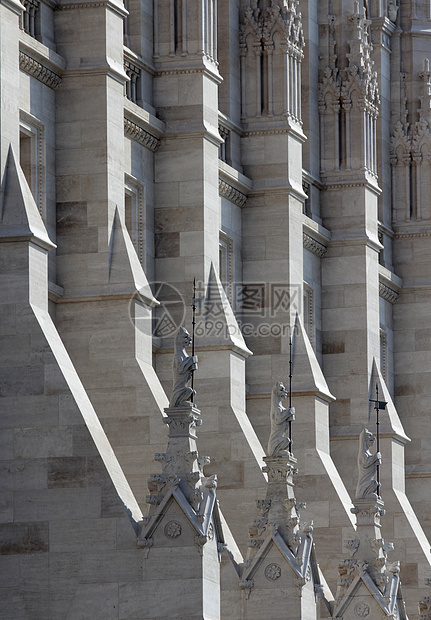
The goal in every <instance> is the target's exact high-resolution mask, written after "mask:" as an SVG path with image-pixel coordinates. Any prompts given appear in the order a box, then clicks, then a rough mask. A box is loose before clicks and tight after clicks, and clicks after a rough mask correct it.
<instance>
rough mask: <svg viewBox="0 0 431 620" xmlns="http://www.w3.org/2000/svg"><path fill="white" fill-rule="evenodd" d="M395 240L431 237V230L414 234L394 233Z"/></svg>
mask: <svg viewBox="0 0 431 620" xmlns="http://www.w3.org/2000/svg"><path fill="white" fill-rule="evenodd" d="M394 236H395V239H413V238H415V237H431V230H424V231H421V232H420V231H414V232H405V233H402V232H396V233H395V235H394Z"/></svg>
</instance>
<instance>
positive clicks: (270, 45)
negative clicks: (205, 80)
mask: <svg viewBox="0 0 431 620" xmlns="http://www.w3.org/2000/svg"><path fill="white" fill-rule="evenodd" d="M298 8H299V2H298V0H289V1H288V2H281V0H274V1H273V2H271V6H266V7H262V8H260V7H259V6H257V4H256V3H253V4H252V6H249V7H246V8H245V10H244V12H243V15H242V19H241V23H240V59H241V89H242V90H241V94H242V114H241V115H242V117H243V118H244V119H245V118H260V117H261V116H262V115H263V114H267V115H268V116H282V115H284V116H285V117H287V118H289V119H291V120H292V121H295V122H296V123H298V124H299V125H302V120H301V62H302V59H303V56H304V55H303V51H302V50H303V47H304V45H305V40H304V33H303V28H302V16H301V13H300V12H299V10H298ZM262 60H263V61H264V62H263V63H262ZM281 73H284V75H285V76H286V81H287V84H286V85H284V84H283V82H284V80H280V79H279V78H278V76H279V75H280V74H281ZM262 86H263V91H262V88H261V87H262Z"/></svg>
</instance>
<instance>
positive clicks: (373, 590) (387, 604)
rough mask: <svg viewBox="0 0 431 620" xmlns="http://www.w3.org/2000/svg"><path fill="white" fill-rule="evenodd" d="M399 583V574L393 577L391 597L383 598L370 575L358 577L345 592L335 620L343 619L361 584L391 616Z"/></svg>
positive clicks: (363, 574)
mask: <svg viewBox="0 0 431 620" xmlns="http://www.w3.org/2000/svg"><path fill="white" fill-rule="evenodd" d="M399 583H400V579H399V576H398V574H397V575H395V574H394V576H393V579H392V584H391V594H390V596H389V597H386V596H383V594H382V593H381V591H380V590H379V588H378V587H377V586H376V584H375V583H374V581H373V580H372V578H371V577H370V575H369V574H368V573H367V572H366V571H364V572H362V573H361V574H360V575H356V577H355V578H354V579H353V581H352V583H351V584H350V586H349V587H348V589H347V591H346V592H345V594H344V596H343V598H342V600H341V602H340V603H339V604H338V605H336V608H335V613H334V618H338V617H340V618H341V617H342V616H343V614H344V613H345V611H346V609H347V607H348V606H349V605H350V603H351V602H352V599H353V597H354V596H355V595H356V593H357V592H358V590H359V588H360V587H361V584H363V585H364V586H365V587H366V589H367V590H368V592H369V593H370V595H371V596H372V597H373V598H374V599H375V600H376V602H377V603H378V605H379V606H380V607H381V609H382V611H383V612H384V613H385V614H386V615H387V616H391V615H392V614H393V612H394V609H395V603H396V602H397V600H398V595H397V593H398V591H399Z"/></svg>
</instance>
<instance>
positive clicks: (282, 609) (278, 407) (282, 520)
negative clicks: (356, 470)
mask: <svg viewBox="0 0 431 620" xmlns="http://www.w3.org/2000/svg"><path fill="white" fill-rule="evenodd" d="M286 395H287V392H286V389H285V387H284V385H283V383H282V382H280V381H279V382H277V383H276V384H275V386H274V388H273V390H272V402H271V411H270V420H271V433H270V438H269V442H268V450H267V456H265V457H264V459H263V460H264V462H265V466H264V467H263V472H264V473H266V474H267V476H268V486H267V492H266V497H265V499H262V500H257V507H258V508H259V510H260V513H261V514H260V516H259V517H258V518H256V519H255V520H254V521H253V522H252V523H251V525H250V526H249V543H248V554H247V559H246V561H245V563H244V569H243V572H242V576H241V580H240V588H242V589H243V590H244V591H245V609H246V614H245V617H246V618H247V620H254V618H261V617H262V610H261V609H259V608H258V607H256V603H255V601H257V600H258V598H259V599H262V597H263V599H265V595H267V596H268V604H269V603H270V604H271V607H273V608H274V617H281V616H283V617H285V618H292V619H293V618H295V619H296V618H307V620H312V619H314V618H317V615H316V614H317V611H316V599H315V594H316V593H318V592H321V591H322V590H323V586H322V585H321V582H320V576H319V568H318V566H317V562H316V558H315V552H314V546H313V537H312V533H313V523H312V522H309V523H301V522H300V511H301V509H302V508H305V504H302V503H299V502H297V500H296V498H295V494H294V489H293V487H294V483H293V476H294V475H295V473H297V469H296V463H297V461H296V458H295V457H294V455H293V454H292V452H291V451H290V450H291V440H290V438H289V436H288V435H289V425H290V423H291V422H292V421H293V420H294V419H295V409H294V408H293V407H288V408H285V407H284V406H283V404H282V400H283V399H284V398H285V397H286ZM294 586H295V587H294ZM292 589H293V593H292ZM286 591H289V599H287V598H286ZM254 592H256V595H257V592H259V595H258V598H256V599H255V598H254V596H253V593H254ZM295 593H296V596H295ZM249 599H250V603H248V600H249ZM287 603H289V605H287ZM259 614H260V615H259Z"/></svg>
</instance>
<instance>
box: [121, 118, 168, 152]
mask: <svg viewBox="0 0 431 620" xmlns="http://www.w3.org/2000/svg"><path fill="white" fill-rule="evenodd" d="M124 135H125V136H127V137H128V138H130V139H131V140H134V141H135V142H138V144H141V145H142V146H145V148H147V149H149V150H150V151H152V152H153V153H154V151H156V150H157V148H158V146H159V145H160V139H159V138H156V136H153V135H152V134H151V133H149V132H148V131H146V130H145V129H144V128H143V127H140V126H139V125H137V124H136V123H134V122H133V121H131V120H130V119H129V118H125V119H124Z"/></svg>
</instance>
